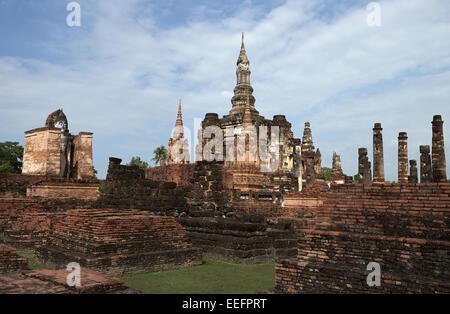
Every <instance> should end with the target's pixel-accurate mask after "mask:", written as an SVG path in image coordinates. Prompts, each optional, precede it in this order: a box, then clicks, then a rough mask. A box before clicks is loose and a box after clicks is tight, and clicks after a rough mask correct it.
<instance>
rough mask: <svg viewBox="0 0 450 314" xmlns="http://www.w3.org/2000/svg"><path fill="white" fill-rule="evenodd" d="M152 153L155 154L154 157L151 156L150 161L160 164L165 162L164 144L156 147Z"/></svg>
mask: <svg viewBox="0 0 450 314" xmlns="http://www.w3.org/2000/svg"><path fill="white" fill-rule="evenodd" d="M153 154H154V155H155V157H153V159H152V161H154V162H155V163H159V165H160V166H162V165H163V164H165V163H166V160H167V149H166V148H165V147H164V145H161V146H159V147H157V148H156V149H155V150H154V151H153Z"/></svg>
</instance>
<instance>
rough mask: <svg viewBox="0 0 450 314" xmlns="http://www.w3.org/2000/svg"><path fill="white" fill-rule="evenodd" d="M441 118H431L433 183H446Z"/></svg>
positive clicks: (437, 116) (438, 116)
mask: <svg viewBox="0 0 450 314" xmlns="http://www.w3.org/2000/svg"><path fill="white" fill-rule="evenodd" d="M443 123H444V122H443V121H442V118H441V116H440V115H436V116H434V117H433V122H431V124H432V125H433V146H432V149H433V150H432V153H431V158H432V166H433V180H434V182H446V181H447V170H446V164H445V150H444V132H443V130H442V124H443Z"/></svg>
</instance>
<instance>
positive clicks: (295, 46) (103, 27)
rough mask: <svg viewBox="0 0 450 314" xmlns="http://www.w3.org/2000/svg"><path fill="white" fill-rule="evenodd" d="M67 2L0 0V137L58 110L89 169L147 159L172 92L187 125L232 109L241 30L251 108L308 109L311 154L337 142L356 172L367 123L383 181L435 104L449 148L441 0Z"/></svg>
mask: <svg viewBox="0 0 450 314" xmlns="http://www.w3.org/2000/svg"><path fill="white" fill-rule="evenodd" d="M69 2H70V1H69V0H40V1H34V0H0V38H1V41H0V142H3V141H17V142H20V143H21V144H22V145H23V143H24V131H26V130H30V129H34V128H38V127H42V126H44V124H45V119H46V117H47V116H48V114H49V113H51V112H52V111H54V110H56V109H59V108H63V110H64V112H65V113H66V115H67V118H68V120H69V129H70V131H71V133H72V134H78V132H81V131H85V132H93V133H94V142H93V154H94V166H95V168H96V169H97V170H98V172H99V177H100V178H104V177H105V176H106V171H107V166H108V158H109V157H112V156H113V157H118V158H122V159H123V161H124V162H128V161H129V160H130V159H131V157H132V156H140V157H141V158H142V159H143V160H146V161H148V162H150V160H151V159H152V157H153V150H154V149H155V148H156V147H157V146H160V145H165V146H167V142H168V139H169V137H170V134H171V131H172V128H173V126H174V123H175V119H176V114H177V109H178V100H179V99H181V101H182V107H183V120H184V123H185V126H187V127H188V128H190V129H191V130H193V128H194V119H195V118H197V119H198V118H200V119H201V118H203V117H204V116H205V114H206V113H207V112H217V113H218V114H219V115H220V116H222V115H224V114H227V113H228V111H229V110H230V109H231V97H232V95H233V89H234V86H235V84H236V74H235V71H236V60H237V57H238V55H239V50H240V41H241V32H244V33H245V46H246V50H247V55H248V57H249V59H250V68H251V71H252V74H251V83H252V86H253V88H254V96H255V98H256V104H255V105H256V108H257V110H258V111H259V112H260V114H261V115H263V116H265V117H266V118H269V119H271V118H272V117H273V115H276V114H284V115H285V116H286V118H287V120H288V121H290V122H291V123H292V128H293V132H294V136H295V137H300V138H301V136H302V134H303V127H304V123H305V122H306V121H309V122H310V123H311V129H312V135H313V140H314V144H315V146H316V147H318V148H320V151H321V153H322V160H323V161H322V165H323V166H327V167H331V162H332V155H333V151H336V153H337V154H340V155H341V160H342V167H343V170H344V172H345V173H346V174H348V175H353V174H355V173H357V169H358V147H367V148H368V151H369V154H368V155H369V158H370V160H371V161H373V158H372V128H373V124H374V123H375V122H380V123H381V124H382V126H383V137H384V152H385V156H384V160H385V173H386V180H389V181H396V180H397V142H396V139H397V136H398V133H399V132H408V148H409V158H410V159H416V160H419V156H420V154H419V145H431V136H432V135H431V134H432V133H431V121H432V118H433V115H435V114H440V115H442V119H443V120H444V136H445V145H446V155H447V156H448V157H447V161H448V160H449V159H450V145H449V143H448V139H449V136H450V133H449V130H450V129H449V125H450V115H449V107H450V97H449V96H450V1H448V0H390V1H379V2H378V4H379V8H380V26H369V25H368V23H367V16H368V14H371V12H370V11H368V10H367V5H368V4H369V2H370V1H361V0H359V1H333V0H314V1H312V0H308V1H306V0H294V1H289V0H286V1H283V0H264V1H263V0H246V1H237V0H227V1H219V0H178V1H176V0H165V1H161V0H159V1H149V0H127V1H121V0H108V1H104V0H97V1H93V0H78V1H77V3H78V4H79V5H80V7H81V26H79V27H76V26H75V27H70V26H68V25H67V22H66V18H67V15H68V14H69V13H70V12H69V11H67V10H66V6H67V4H69ZM192 133H193V132H192ZM447 166H448V168H450V165H449V164H448V162H447ZM447 171H448V173H449V170H447Z"/></svg>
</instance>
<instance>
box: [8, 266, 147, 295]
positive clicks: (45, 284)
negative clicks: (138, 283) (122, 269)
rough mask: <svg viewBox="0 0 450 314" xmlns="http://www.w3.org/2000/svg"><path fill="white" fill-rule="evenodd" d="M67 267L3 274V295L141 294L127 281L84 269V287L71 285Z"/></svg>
mask: <svg viewBox="0 0 450 314" xmlns="http://www.w3.org/2000/svg"><path fill="white" fill-rule="evenodd" d="M67 275H68V272H67V270H66V269H65V268H64V269H57V270H53V269H40V270H33V271H26V272H22V273H11V272H8V273H7V274H4V275H0V294H139V293H140V292H139V291H137V290H135V289H132V288H129V287H126V286H124V281H123V280H120V279H117V278H110V277H107V276H105V275H103V274H101V273H98V272H95V271H92V270H90V269H87V268H84V269H82V277H81V286H78V287H71V286H69V285H68V284H67Z"/></svg>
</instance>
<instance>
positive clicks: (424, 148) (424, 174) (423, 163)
mask: <svg viewBox="0 0 450 314" xmlns="http://www.w3.org/2000/svg"><path fill="white" fill-rule="evenodd" d="M427 182H433V173H432V171H431V156H430V146H429V145H421V146H420V183H427Z"/></svg>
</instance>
